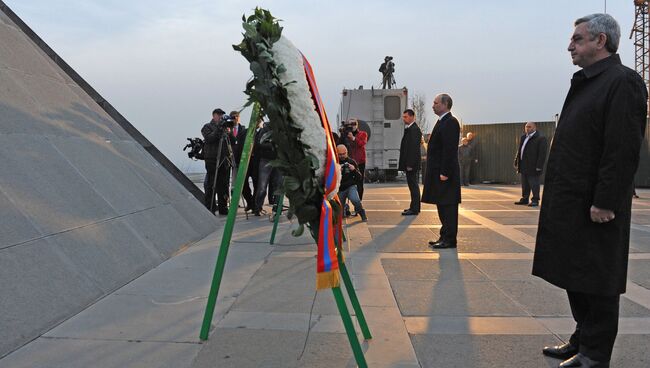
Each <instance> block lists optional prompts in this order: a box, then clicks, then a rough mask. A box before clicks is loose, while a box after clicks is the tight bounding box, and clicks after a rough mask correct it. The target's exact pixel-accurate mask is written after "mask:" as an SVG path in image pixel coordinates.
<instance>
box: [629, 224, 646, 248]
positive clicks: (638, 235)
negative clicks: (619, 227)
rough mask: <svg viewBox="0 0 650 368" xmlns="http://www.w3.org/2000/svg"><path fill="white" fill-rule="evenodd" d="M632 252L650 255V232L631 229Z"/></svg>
mask: <svg viewBox="0 0 650 368" xmlns="http://www.w3.org/2000/svg"><path fill="white" fill-rule="evenodd" d="M630 251H638V252H643V253H650V232H647V231H640V230H636V229H631V231H630Z"/></svg>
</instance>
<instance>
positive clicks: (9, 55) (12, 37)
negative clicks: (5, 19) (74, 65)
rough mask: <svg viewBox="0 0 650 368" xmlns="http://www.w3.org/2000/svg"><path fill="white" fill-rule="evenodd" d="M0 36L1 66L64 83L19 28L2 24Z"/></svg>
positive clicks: (0, 25)
mask: <svg viewBox="0 0 650 368" xmlns="http://www.w3.org/2000/svg"><path fill="white" fill-rule="evenodd" d="M9 22H11V21H9ZM11 23H13V22H11ZM0 34H1V35H2V37H0V55H2V58H0V66H4V67H6V68H13V69H17V70H21V71H23V72H25V73H28V74H32V75H39V76H47V77H50V78H57V79H58V80H60V81H63V79H62V78H61V76H59V75H58V72H57V70H56V69H55V68H54V67H53V66H52V63H51V62H50V61H49V60H47V59H46V58H45V57H44V56H43V54H42V53H41V52H39V51H38V48H37V47H35V46H34V44H33V43H32V42H31V41H29V40H28V39H27V37H26V36H25V35H24V34H23V33H22V31H20V30H19V29H18V28H16V27H11V26H9V25H8V24H6V23H3V24H0Z"/></svg>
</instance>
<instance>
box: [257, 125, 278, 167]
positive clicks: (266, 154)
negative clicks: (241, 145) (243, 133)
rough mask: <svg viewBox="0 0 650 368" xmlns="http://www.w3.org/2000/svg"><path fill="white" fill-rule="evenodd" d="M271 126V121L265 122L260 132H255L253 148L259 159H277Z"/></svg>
mask: <svg viewBox="0 0 650 368" xmlns="http://www.w3.org/2000/svg"><path fill="white" fill-rule="evenodd" d="M270 132H271V126H270V125H269V123H264V126H263V127H262V129H260V131H259V132H257V133H255V146H254V148H253V152H254V153H253V154H254V155H255V158H256V159H257V160H269V161H270V160H275V159H276V157H277V153H276V152H275V148H274V147H273V143H271V135H270Z"/></svg>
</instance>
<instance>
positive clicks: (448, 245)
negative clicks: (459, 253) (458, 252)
mask: <svg viewBox="0 0 650 368" xmlns="http://www.w3.org/2000/svg"><path fill="white" fill-rule="evenodd" d="M431 248H433V249H447V248H456V243H452V242H449V241H446V240H443V241H441V242H439V243H436V244H433V245H432V246H431Z"/></svg>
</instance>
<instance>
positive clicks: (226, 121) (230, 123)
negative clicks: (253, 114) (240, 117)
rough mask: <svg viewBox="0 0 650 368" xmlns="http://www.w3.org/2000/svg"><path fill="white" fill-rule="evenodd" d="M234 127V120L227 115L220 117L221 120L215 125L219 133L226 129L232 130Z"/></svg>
mask: <svg viewBox="0 0 650 368" xmlns="http://www.w3.org/2000/svg"><path fill="white" fill-rule="evenodd" d="M234 126H235V118H233V117H232V116H230V115H227V114H224V115H223V116H221V120H219V122H218V123H217V129H219V131H224V130H226V128H230V129H232V128H233V127H234Z"/></svg>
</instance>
